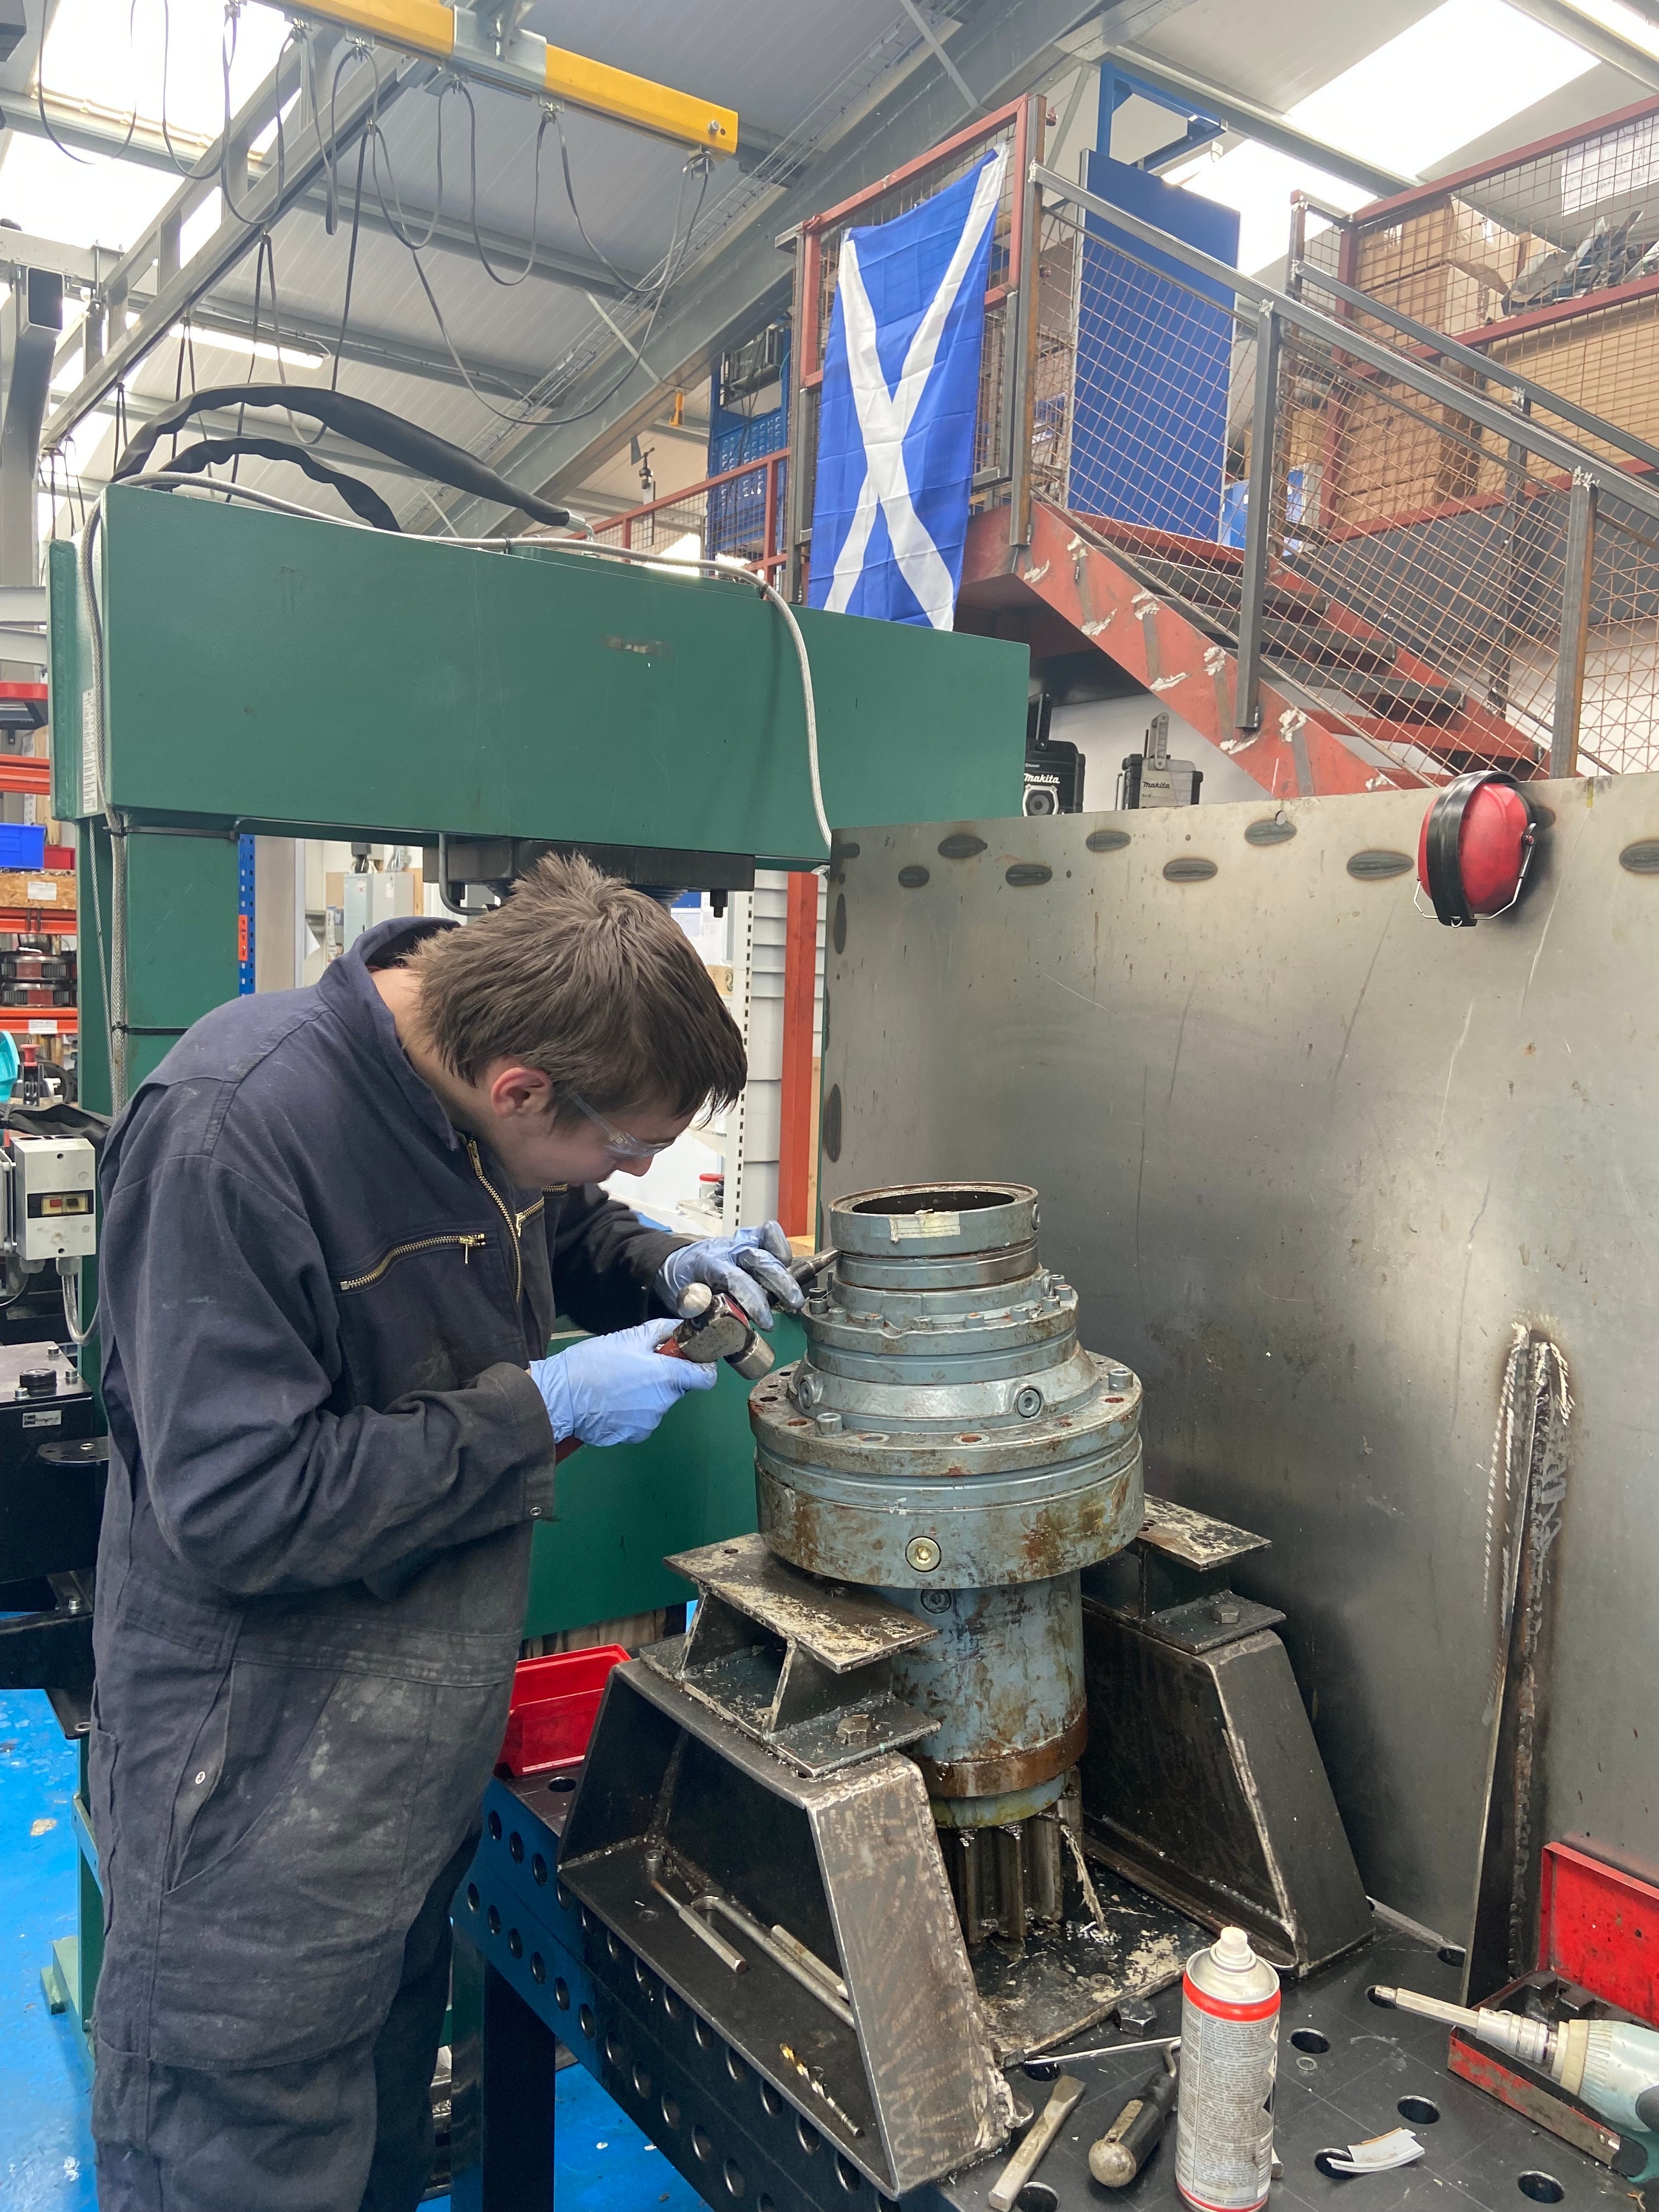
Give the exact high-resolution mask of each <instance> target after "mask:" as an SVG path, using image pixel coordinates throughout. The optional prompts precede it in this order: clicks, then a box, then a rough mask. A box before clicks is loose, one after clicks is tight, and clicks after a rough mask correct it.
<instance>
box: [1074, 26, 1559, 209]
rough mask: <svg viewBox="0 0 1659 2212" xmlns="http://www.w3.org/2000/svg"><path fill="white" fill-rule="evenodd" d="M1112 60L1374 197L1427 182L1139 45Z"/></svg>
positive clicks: (1120, 50) (1168, 94) (1115, 52)
mask: <svg viewBox="0 0 1659 2212" xmlns="http://www.w3.org/2000/svg"><path fill="white" fill-rule="evenodd" d="M1512 4H1524V0H1512ZM1106 59H1107V61H1108V62H1113V61H1118V62H1121V63H1122V64H1123V67H1124V69H1125V70H1127V72H1128V74H1129V75H1130V76H1138V77H1141V78H1144V79H1145V81H1146V83H1148V84H1149V85H1150V86H1151V87H1152V90H1153V91H1154V92H1161V93H1162V94H1164V97H1165V98H1166V99H1168V100H1176V101H1178V102H1180V101H1190V102H1191V103H1192V105H1193V106H1194V107H1195V108H1201V109H1202V110H1203V111H1204V112H1205V113H1206V115H1212V116H1213V117H1214V118H1215V119H1216V121H1217V122H1218V123H1225V125H1227V128H1228V129H1229V130H1230V131H1237V132H1238V133H1239V135H1240V136H1241V137H1245V138H1254V139H1255V141H1256V142H1257V143H1258V144H1260V145H1262V146H1271V147H1272V148H1273V150H1274V152H1275V153H1279V154H1287V155H1289V156H1290V157H1291V160H1292V161H1306V162H1309V163H1310V165H1311V166H1312V167H1315V168H1316V169H1322V170H1324V172H1325V173H1326V174H1327V175H1328V176H1331V177H1340V178H1341V179H1342V180H1343V182H1344V183H1345V184H1350V185H1356V186H1357V187H1358V190H1359V191H1362V192H1370V195H1371V197H1373V198H1374V199H1379V200H1382V199H1388V198H1389V197H1391V196H1392V195H1393V194H1394V193H1395V192H1405V191H1410V190H1411V188H1412V186H1413V185H1417V184H1420V183H1421V182H1422V179H1421V178H1420V177H1414V176H1413V175H1412V174H1411V173H1409V171H1407V170H1403V169H1383V168H1379V167H1378V166H1377V164H1376V162H1375V161H1363V160H1362V159H1361V158H1360V156H1359V155H1357V154H1349V153H1345V152H1344V150H1343V149H1342V148H1341V147H1340V146H1332V145H1329V144H1328V143H1326V141H1325V140H1324V139H1322V138H1314V137H1310V135H1309V134H1308V132H1307V131H1298V130H1297V127H1296V125H1295V124H1293V123H1291V122H1290V121H1289V120H1288V119H1287V118H1285V116H1283V115H1281V114H1279V112H1277V110H1276V109H1273V108H1271V107H1263V106H1261V104H1260V102H1258V101H1256V100H1246V99H1245V98H1244V97H1243V94H1240V93H1236V92H1224V91H1223V90H1222V88H1221V87H1220V86H1219V85H1214V84H1210V83H1207V82H1206V81H1205V79H1204V78H1202V77H1199V76H1193V74H1192V73H1191V71H1190V70H1183V69H1177V68H1176V66H1175V65H1174V64H1173V63H1170V62H1164V61H1159V60H1158V59H1156V58H1154V57H1153V56H1152V55H1151V54H1147V53H1144V52H1141V51H1140V50H1139V48H1137V47H1134V46H1116V47H1114V48H1113V49H1112V51H1111V52H1109V54H1108V55H1107V57H1106Z"/></svg>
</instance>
